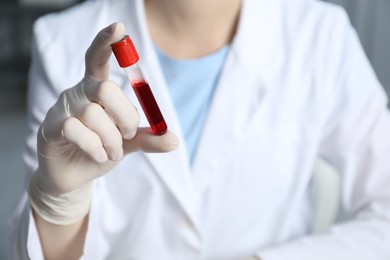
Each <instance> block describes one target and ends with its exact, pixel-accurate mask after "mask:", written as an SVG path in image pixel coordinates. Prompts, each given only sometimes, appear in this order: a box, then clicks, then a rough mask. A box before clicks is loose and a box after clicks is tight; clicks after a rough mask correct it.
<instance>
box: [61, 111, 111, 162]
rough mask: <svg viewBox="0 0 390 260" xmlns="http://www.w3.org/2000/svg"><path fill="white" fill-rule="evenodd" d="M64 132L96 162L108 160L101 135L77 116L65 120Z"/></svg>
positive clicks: (66, 136)
mask: <svg viewBox="0 0 390 260" xmlns="http://www.w3.org/2000/svg"><path fill="white" fill-rule="evenodd" d="M62 134H63V137H64V138H65V139H67V140H68V141H69V142H71V143H73V144H75V145H76V146H78V147H79V148H80V149H81V150H82V151H84V153H86V154H87V155H89V156H90V157H91V158H92V159H93V160H95V161H96V162H98V163H104V162H106V161H107V153H106V150H105V149H104V148H103V144H102V142H101V140H100V138H99V136H98V135H97V134H96V133H95V132H94V131H92V130H91V129H89V128H87V127H86V126H85V125H84V124H83V123H82V122H81V121H80V120H78V119H77V118H75V117H70V118H68V119H66V120H65V122H64V125H63V129H62Z"/></svg>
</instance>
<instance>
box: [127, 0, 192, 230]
mask: <svg viewBox="0 0 390 260" xmlns="http://www.w3.org/2000/svg"><path fill="white" fill-rule="evenodd" d="M129 4H131V5H133V6H131V8H130V9H129V10H132V12H133V13H132V14H131V15H134V16H137V17H138V19H137V21H138V24H130V23H128V24H126V27H127V29H128V32H129V33H130V34H131V33H134V35H140V36H141V37H139V38H133V41H134V44H135V46H136V47H137V50H138V52H139V55H140V61H139V65H140V67H141V70H142V71H143V73H144V76H145V78H146V79H147V81H148V82H149V84H150V86H151V88H152V91H153V93H154V95H155V98H156V100H157V102H158V104H159V107H160V109H161V111H162V114H163V116H164V118H165V121H166V122H167V125H168V129H169V130H171V131H172V132H174V133H175V134H176V135H177V136H178V138H179V140H180V142H181V144H184V137H183V134H182V130H181V127H180V125H179V120H178V116H177V114H176V111H175V108H174V105H173V102H172V99H171V97H170V94H169V91H168V88H167V86H166V83H165V79H164V76H163V73H162V71H161V69H160V66H159V61H158V58H157V55H156V53H155V50H154V46H153V43H152V40H151V38H150V35H149V34H148V30H147V25H146V21H145V17H144V13H145V12H144V6H143V1H140V0H138V1H129ZM133 98H135V96H133ZM140 113H142V112H141V111H140ZM141 124H142V125H148V124H147V121H146V118H145V117H144V116H143V115H142V118H141ZM144 155H145V158H146V159H147V160H148V162H149V163H150V164H151V166H152V167H153V168H154V170H155V172H156V173H157V174H158V175H159V176H160V178H161V180H162V182H163V183H164V184H165V185H166V186H167V187H168V189H169V190H170V191H171V192H172V194H173V195H174V197H175V198H176V200H177V201H178V202H179V204H180V205H181V207H182V208H183V209H184V211H185V212H186V214H187V216H188V218H189V219H190V220H191V222H192V223H193V225H194V227H195V229H196V228H197V227H198V218H197V217H196V216H197V211H198V206H199V203H198V202H199V201H198V198H197V196H196V192H195V189H194V186H193V180H192V174H191V169H190V164H189V159H188V155H187V151H186V148H185V146H184V145H179V147H178V148H177V149H176V150H175V151H173V152H169V153H164V154H151V153H145V154H144Z"/></svg>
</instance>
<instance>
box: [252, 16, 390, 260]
mask: <svg viewBox="0 0 390 260" xmlns="http://www.w3.org/2000/svg"><path fill="white" fill-rule="evenodd" d="M340 17H342V19H338V20H337V21H336V24H337V27H338V29H336V30H335V32H334V33H335V34H336V36H335V37H334V38H332V42H331V43H330V46H331V48H330V50H331V51H330V52H331V53H329V55H328V57H327V58H326V59H324V62H325V61H326V62H328V64H327V71H326V73H325V74H326V75H327V76H328V79H329V78H331V79H332V80H331V82H329V86H331V87H330V88H331V89H330V88H329V96H328V97H324V98H326V99H327V100H328V104H329V106H328V107H327V109H328V117H327V120H326V122H325V123H324V127H323V129H324V132H323V138H322V144H321V146H320V147H319V153H320V155H321V156H323V157H324V158H326V159H327V160H328V161H329V162H330V163H331V164H332V165H333V166H335V167H336V169H337V170H338V172H339V174H340V178H341V185H342V186H341V218H340V221H339V223H336V224H334V225H333V226H332V227H330V228H329V229H328V230H326V231H324V232H323V233H320V234H316V235H311V236H307V237H303V238H300V239H298V240H295V241H291V242H288V243H285V244H282V245H277V246H275V247H273V248H268V249H265V250H263V251H262V252H259V256H261V257H262V259H264V260H279V259H280V260H282V259H290V260H295V259H297V260H310V259H316V260H322V259H324V260H325V259H327V260H328V259H334V260H339V259H340V260H345V259H355V260H358V259H362V260H363V259H376V260H385V259H390V188H389V187H390V159H389V156H390V137H389V136H390V114H389V111H388V110H387V107H386V102H387V99H386V95H385V93H384V91H383V89H382V88H381V86H380V84H379V82H378V80H377V78H376V76H375V75H374V72H373V70H372V68H371V67H370V65H369V62H368V60H367V58H366V57H365V55H364V52H363V50H362V48H361V46H360V44H359V40H358V37H357V35H356V33H355V32H354V31H353V29H352V28H351V26H350V25H349V23H348V21H347V19H346V15H345V14H344V15H343V16H340ZM340 17H339V18H340Z"/></svg>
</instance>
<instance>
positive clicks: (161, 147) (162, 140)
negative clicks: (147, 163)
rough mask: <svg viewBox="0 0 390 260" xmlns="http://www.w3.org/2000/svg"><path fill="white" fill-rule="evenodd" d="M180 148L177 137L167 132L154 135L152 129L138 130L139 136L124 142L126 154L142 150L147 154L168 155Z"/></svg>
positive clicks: (143, 128) (142, 128)
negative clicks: (167, 153)
mask: <svg viewBox="0 0 390 260" xmlns="http://www.w3.org/2000/svg"><path fill="white" fill-rule="evenodd" d="M178 146H179V139H178V138H177V137H176V135H175V134H174V133H173V132H171V131H167V132H166V133H165V134H163V135H154V134H153V133H152V132H151V130H150V128H147V127H141V128H138V131H137V135H136V136H135V137H134V138H133V139H131V140H124V142H123V147H124V151H125V154H128V153H132V152H135V151H138V150H141V151H143V152H146V153H166V152H170V151H172V150H175V149H176V148H177V147H178Z"/></svg>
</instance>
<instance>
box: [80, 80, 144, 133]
mask: <svg viewBox="0 0 390 260" xmlns="http://www.w3.org/2000/svg"><path fill="white" fill-rule="evenodd" d="M84 91H85V95H86V97H87V98H88V99H89V100H90V101H91V102H95V103H98V104H100V105H101V106H102V107H104V110H105V111H106V112H107V113H108V114H109V115H110V117H111V118H112V119H113V120H114V122H115V124H116V125H117V127H118V128H119V130H120V132H121V134H122V137H123V138H124V139H131V138H133V137H134V136H135V134H136V132H137V127H138V124H139V115H138V111H137V109H136V108H135V107H134V106H133V104H132V103H131V102H130V100H129V99H128V98H127V97H126V96H125V94H124V93H123V91H122V90H121V89H120V88H119V87H118V86H117V85H116V84H115V83H113V82H111V81H103V82H101V83H100V84H99V85H95V86H94V85H93V84H88V85H86V87H85V89H84Z"/></svg>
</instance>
